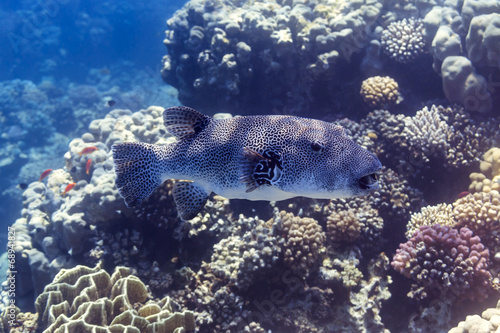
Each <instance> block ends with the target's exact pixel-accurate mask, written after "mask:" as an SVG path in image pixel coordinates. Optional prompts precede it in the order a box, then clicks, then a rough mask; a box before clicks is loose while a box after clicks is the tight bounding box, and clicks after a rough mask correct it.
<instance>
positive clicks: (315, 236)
mask: <svg viewBox="0 0 500 333" xmlns="http://www.w3.org/2000/svg"><path fill="white" fill-rule="evenodd" d="M275 223H276V232H277V233H278V235H280V236H281V237H280V243H281V244H280V245H281V246H282V248H283V256H284V261H285V264H286V265H287V266H288V267H290V268H291V269H292V270H293V271H294V272H296V273H297V274H300V275H302V276H304V277H307V276H308V275H309V274H310V272H311V271H312V270H314V269H316V268H317V266H318V262H319V261H320V259H321V256H322V255H323V254H324V252H325V248H324V245H323V243H324V242H325V239H326V237H325V233H324V232H323V230H322V229H321V226H320V225H319V224H318V222H317V221H316V220H314V219H311V218H308V217H303V218H300V217H297V216H294V215H293V214H291V213H286V212H285V211H281V212H279V215H276V217H275Z"/></svg>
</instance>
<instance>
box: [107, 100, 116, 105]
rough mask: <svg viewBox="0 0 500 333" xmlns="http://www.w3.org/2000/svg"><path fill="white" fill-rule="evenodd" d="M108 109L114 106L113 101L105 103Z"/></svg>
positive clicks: (114, 102)
mask: <svg viewBox="0 0 500 333" xmlns="http://www.w3.org/2000/svg"><path fill="white" fill-rule="evenodd" d="M106 104H107V105H108V106H109V107H113V106H114V105H115V104H116V101H115V100H112V99H111V100H109V101H108V102H107V103H106Z"/></svg>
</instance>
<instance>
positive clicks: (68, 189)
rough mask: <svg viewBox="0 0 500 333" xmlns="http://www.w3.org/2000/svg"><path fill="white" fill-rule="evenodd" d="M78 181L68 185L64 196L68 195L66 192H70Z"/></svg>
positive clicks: (63, 193)
mask: <svg viewBox="0 0 500 333" xmlns="http://www.w3.org/2000/svg"><path fill="white" fill-rule="evenodd" d="M75 185H76V183H70V184H68V185H67V186H66V188H65V189H64V192H62V193H61V195H62V196H63V197H64V196H65V195H66V193H68V192H69V191H71V190H72V189H73V188H74V187H75Z"/></svg>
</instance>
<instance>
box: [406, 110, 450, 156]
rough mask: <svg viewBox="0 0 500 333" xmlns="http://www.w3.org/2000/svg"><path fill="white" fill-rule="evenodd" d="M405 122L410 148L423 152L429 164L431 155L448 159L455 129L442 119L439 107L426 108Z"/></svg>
mask: <svg viewBox="0 0 500 333" xmlns="http://www.w3.org/2000/svg"><path fill="white" fill-rule="evenodd" d="M404 121H405V128H404V131H403V135H405V136H406V137H407V138H408V143H409V145H410V147H412V148H413V149H417V150H421V151H422V154H423V156H424V157H425V158H426V159H427V162H428V158H429V156H431V155H436V156H441V157H446V155H447V152H448V149H449V148H450V143H449V142H450V138H451V136H452V133H453V132H452V131H453V128H452V127H451V128H450V126H448V124H447V123H446V122H445V121H444V120H442V119H441V117H440V115H439V110H438V108H437V107H435V106H434V105H433V106H432V107H431V109H430V110H429V109H428V108H427V107H424V108H423V109H422V110H419V111H417V113H416V115H415V116H414V117H406V118H405V120H404Z"/></svg>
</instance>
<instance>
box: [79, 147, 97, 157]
mask: <svg viewBox="0 0 500 333" xmlns="http://www.w3.org/2000/svg"><path fill="white" fill-rule="evenodd" d="M96 150H97V147H87V148H83V150H82V151H81V152H79V153H78V155H80V156H82V155H88V154H92V153H93V152H95V151H96Z"/></svg>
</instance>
